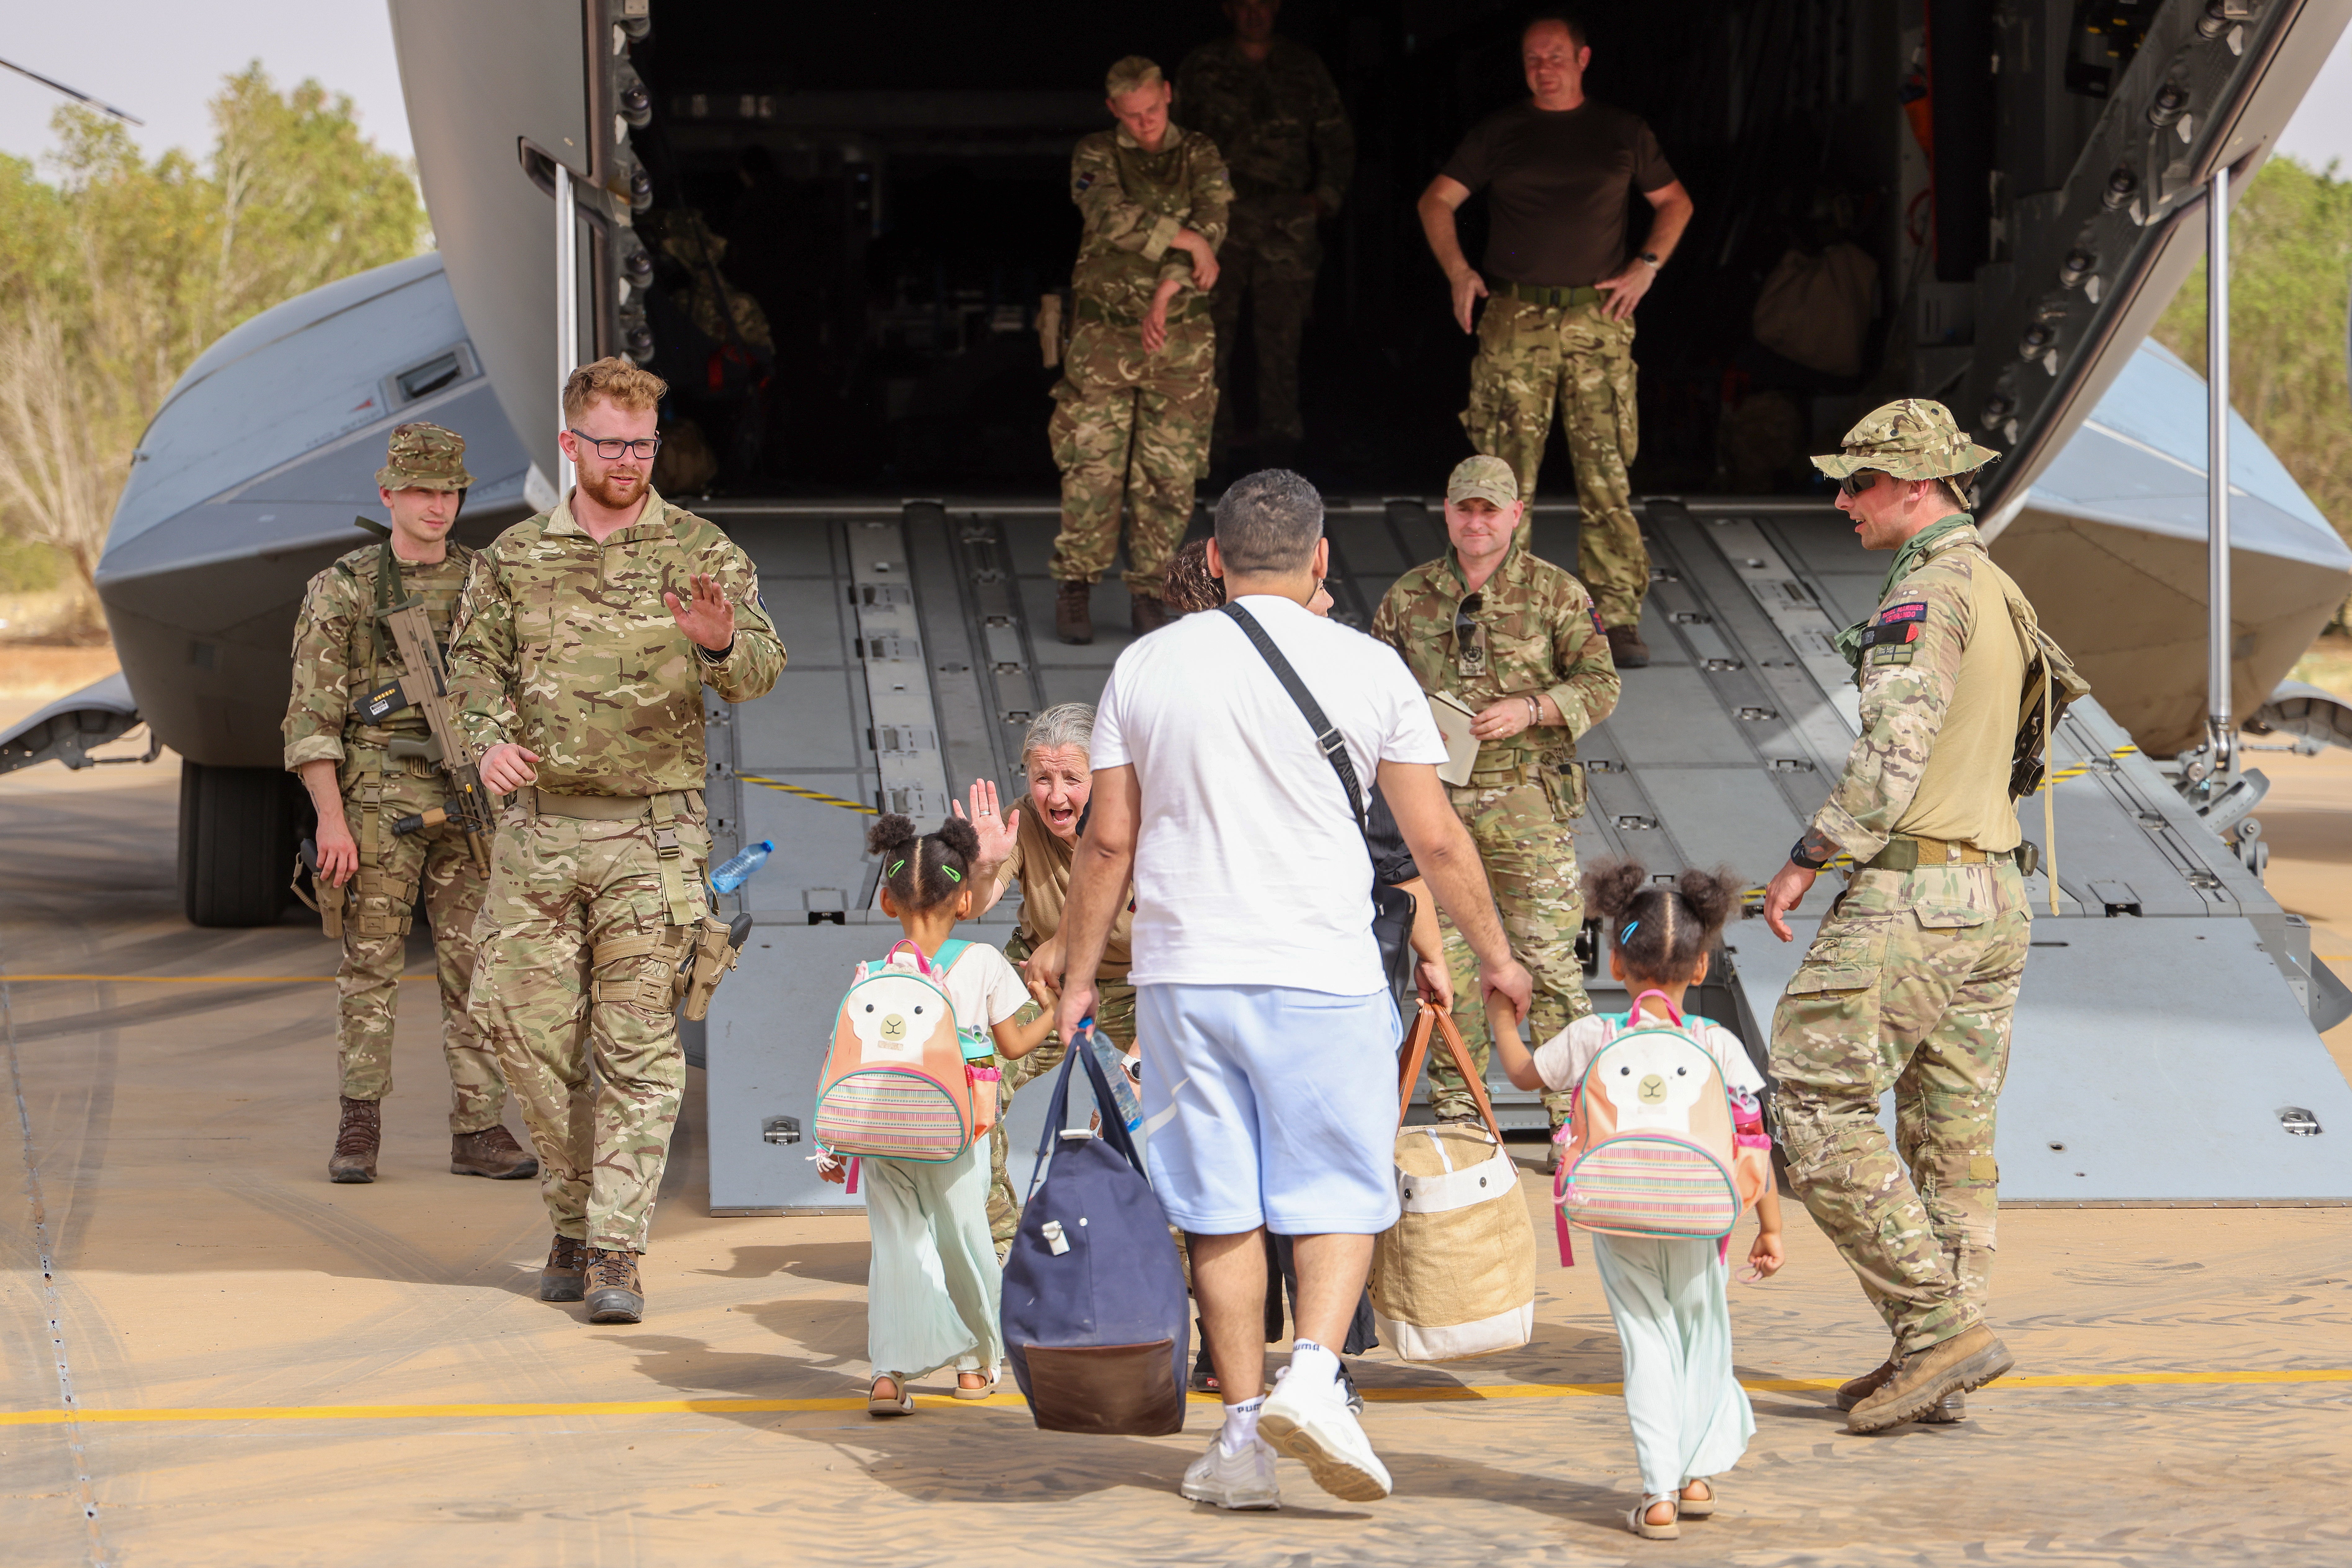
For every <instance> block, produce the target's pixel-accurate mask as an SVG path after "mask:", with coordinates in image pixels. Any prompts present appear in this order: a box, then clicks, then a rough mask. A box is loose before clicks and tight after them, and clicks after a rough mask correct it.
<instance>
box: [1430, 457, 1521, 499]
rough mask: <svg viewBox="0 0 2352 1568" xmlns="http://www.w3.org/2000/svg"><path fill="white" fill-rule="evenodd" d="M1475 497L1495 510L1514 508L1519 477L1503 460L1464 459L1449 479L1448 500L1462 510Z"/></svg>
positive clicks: (1447, 481) (1517, 493)
mask: <svg viewBox="0 0 2352 1568" xmlns="http://www.w3.org/2000/svg"><path fill="white" fill-rule="evenodd" d="M1472 496H1476V497H1477V498H1478V499H1479V500H1486V501H1492V502H1494V503H1495V504H1496V506H1512V505H1515V504H1517V501H1518V499H1519V480H1518V476H1517V475H1516V474H1514V473H1512V472H1511V465H1510V464H1508V463H1507V462H1505V461H1503V459H1502V458H1483V457H1482V458H1463V459H1462V460H1461V461H1460V462H1458V463H1456V464H1454V472H1453V473H1451V474H1450V475H1448V476H1446V480H1445V499H1446V500H1450V501H1452V502H1453V503H1454V505H1456V506H1459V505H1461V504H1462V503H1463V502H1464V501H1465V500H1469V499H1470V498H1471V497H1472Z"/></svg>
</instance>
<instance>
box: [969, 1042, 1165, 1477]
mask: <svg viewBox="0 0 2352 1568" xmlns="http://www.w3.org/2000/svg"><path fill="white" fill-rule="evenodd" d="M1081 1062H1083V1063H1085V1064H1086V1073H1087V1078H1088V1079H1090V1080H1091V1081H1092V1084H1093V1088H1094V1094H1095V1103H1096V1104H1097V1105H1098V1106H1100V1107H1101V1108H1102V1112H1103V1116H1102V1135H1101V1136H1100V1137H1092V1136H1089V1135H1088V1134H1087V1133H1085V1132H1083V1131H1078V1132H1071V1133H1067V1134H1065V1133H1064V1132H1063V1131H1062V1129H1063V1126H1064V1124H1065V1123H1066V1121H1068V1118H1069V1110H1070V1075H1071V1074H1072V1073H1073V1072H1075V1071H1076V1070H1077V1068H1078V1064H1079V1063H1081ZM1037 1168H1038V1170H1039V1171H1040V1172H1042V1173H1043V1178H1044V1179H1043V1182H1042V1184H1040V1182H1039V1180H1038V1178H1036V1177H1034V1176H1033V1177H1032V1178H1031V1181H1030V1191H1029V1199H1028V1202H1027V1203H1026V1204H1025V1205H1024V1206H1023V1208H1022V1211H1021V1228H1020V1231H1019V1232H1018V1233H1017V1234H1016V1235H1015V1236H1014V1237H1013V1248H1012V1251H1011V1253H1010V1255H1009V1256H1007V1258H1005V1260H1004V1308H1003V1327H1004V1349H1005V1353H1006V1354H1007V1355H1008V1356H1009V1357H1010V1358H1011V1360H1012V1362H1013V1379H1014V1381H1016V1382H1017V1383H1019V1384H1020V1385H1021V1394H1022V1397H1024V1398H1025V1399H1026V1400H1028V1401H1029V1413H1030V1414H1031V1415H1033V1416H1034V1417H1035V1418H1036V1422H1037V1425H1038V1426H1040V1427H1041V1428H1043V1429H1044V1430H1045V1431H1048V1432H1094V1433H1099V1434H1102V1435H1103V1436H1133V1437H1164V1436H1169V1435H1170V1434H1171V1433H1175V1432H1181V1431H1182V1430H1183V1429H1184V1371H1185V1368H1186V1367H1187V1365H1189V1364H1190V1362H1191V1355H1192V1313H1191V1312H1190V1310H1187V1307H1186V1302H1185V1296H1184V1267H1183V1264H1182V1263H1181V1261H1180V1260H1179V1259H1178V1258H1177V1256H1176V1242H1175V1239H1174V1238H1173V1237H1171V1236H1170V1235H1169V1233H1168V1215H1167V1213H1166V1211H1164V1210H1163V1209H1161V1208H1160V1199H1159V1198H1158V1197H1157V1196H1155V1195H1154V1194H1153V1193H1152V1191H1151V1184H1150V1182H1149V1181H1148V1180H1146V1179H1145V1177H1144V1174H1143V1161H1142V1159H1141V1158H1140V1157H1139V1155H1138V1154H1137V1152H1136V1148H1135V1142H1134V1140H1133V1139H1132V1138H1130V1137H1129V1135H1128V1131H1127V1128H1126V1126H1125V1124H1124V1122H1123V1121H1121V1119H1120V1116H1119V1113H1118V1106H1117V1102H1116V1101H1115V1100H1113V1099H1112V1096H1111V1089H1110V1082H1109V1080H1108V1079H1107V1078H1106V1077H1105V1076H1104V1074H1103V1068H1102V1065H1101V1063H1100V1062H1098V1061H1097V1059H1096V1053H1095V1052H1094V1051H1092V1050H1090V1049H1087V1047H1086V1043H1085V1042H1084V1041H1083V1040H1081V1041H1080V1042H1078V1043H1077V1044H1074V1045H1073V1046H1072V1047H1071V1048H1070V1051H1069V1054H1068V1056H1067V1058H1066V1059H1065V1060H1064V1061H1063V1063H1062V1072H1061V1076H1060V1077H1059V1078H1057V1079H1055V1081H1054V1100H1053V1104H1052V1106H1051V1108H1050V1109H1048V1110H1047V1111H1046V1113H1045V1139H1044V1141H1043V1142H1041V1143H1039V1145H1038V1147H1037Z"/></svg>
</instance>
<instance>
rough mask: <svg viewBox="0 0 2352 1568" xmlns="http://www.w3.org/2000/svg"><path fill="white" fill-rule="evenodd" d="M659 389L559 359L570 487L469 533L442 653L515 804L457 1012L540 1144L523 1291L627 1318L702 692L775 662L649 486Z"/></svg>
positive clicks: (699, 747) (684, 955) (732, 572)
mask: <svg viewBox="0 0 2352 1568" xmlns="http://www.w3.org/2000/svg"><path fill="white" fill-rule="evenodd" d="M665 390H666V388H665V387H664V385H663V384H662V382H661V380H660V379H659V378H658V377H656V376H655V375H653V374H650V373H649V372H646V371H644V370H641V369H639V368H638V367H637V366H635V365H634V364H632V363H629V362H628V361H626V360H623V359H602V360H598V361H597V362H595V363H593V364H589V365H583V366H582V367H581V368H580V369H578V370H576V371H574V372H572V378H571V380H570V381H568V382H567V383H565V384H564V388H563V417H564V423H565V426H566V428H565V430H564V431H563V434H562V437H561V438H560V439H561V444H562V448H563V455H564V456H565V457H567V458H570V459H572V462H573V463H574V464H575V465H576V466H577V468H578V472H579V484H578V485H577V487H576V488H575V489H573V490H572V494H571V495H570V496H569V497H567V498H566V499H565V500H563V501H562V503H561V504H559V505H558V506H557V507H556V508H555V510H552V511H549V512H542V513H541V514H540V515H539V516H537V517H534V518H531V519H530V520H529V521H524V522H520V523H517V524H516V525H515V526H514V527H512V528H510V529H509V530H507V531H506V532H504V533H502V534H500V535H499V539H498V542H496V543H495V544H493V545H491V546H490V548H489V550H488V552H487V553H486V554H485V555H484V556H483V558H482V561H481V564H480V565H479V566H478V568H477V569H476V571H475V574H474V580H473V583H472V584H471V585H470V586H469V587H468V588H467V594H466V599H465V603H464V605H463V606H462V607H461V609H460V610H459V612H458V624H457V639H456V641H455V643H454V644H453V645H452V647H451V648H450V650H449V674H450V683H451V686H452V688H453V689H454V690H455V691H456V693H457V696H458V698H459V700H460V701H461V704H462V707H461V710H460V722H461V723H462V724H463V725H464V726H465V728H466V731H467V737H468V739H470V740H471V741H472V742H474V744H475V745H476V746H478V747H479V748H480V750H481V752H482V763H481V767H482V780H483V782H484V783H485V784H488V786H489V787H490V788H492V789H495V790H499V791H501V792H512V794H513V796H514V798H513V800H512V801H510V802H509V805H508V806H507V808H506V811H505V813H504V815H503V816H502V817H501V819H500V821H499V836H498V851H497V855H496V858H495V864H494V865H493V866H492V868H491V871H490V886H489V892H488V897H487V898H486V899H485V900H484V901H483V906H482V918H481V923H480V925H479V926H478V928H477V936H476V942H477V943H478V946H479V947H480V949H481V966H480V971H479V978H478V981H477V983H476V984H475V987H474V998H473V1007H474V1018H475V1021H476V1022H477V1024H478V1025H479V1026H480V1027H481V1029H482V1031H483V1033H484V1035H485V1036H486V1037H488V1039H489V1040H490V1041H491V1042H492V1043H493V1045H495V1047H497V1049H498V1052H499V1060H500V1061H501V1062H502V1063H503V1064H504V1065H505V1067H506V1071H507V1081H508V1082H509V1084H511V1085H513V1086H514V1090H515V1096H516V1098H517V1099H518V1100H520V1101H521V1102H522V1108H523V1120H524V1121H525V1123H526V1124H527V1125H528V1126H529V1127H530V1136H531V1142H533V1143H534V1144H536V1145H537V1146H538V1149H539V1158H540V1163H541V1167H542V1172H543V1173H542V1175H541V1184H540V1185H541V1191H542V1193H544V1194H545V1195H546V1198H547V1206H548V1212H549V1213H550V1215H551V1216H552V1218H553V1220H554V1225H555V1239H554V1243H553V1245H552V1246H551V1247H550V1249H549V1251H548V1255H547V1266H546V1268H545V1270H544V1271H543V1272H542V1273H541V1275H540V1291H539V1294H540V1300H542V1301H577V1300H581V1299H582V1297H583V1294H584V1295H585V1297H586V1299H587V1304H588V1318H589V1321H591V1322H599V1323H634V1322H636V1321H639V1320H640V1319H641V1318H642V1317H643V1315H644V1311H645V1289H644V1286H643V1284H642V1283H641V1282H640V1280H639V1278H638V1274H637V1257H638V1254H640V1253H642V1252H643V1251H644V1250H645V1249H646V1234H647V1232H648V1230H649V1229H650V1226H651V1224H652V1219H653V1205H654V1197H655V1194H656V1193H657V1192H658V1191H659V1190H660V1187H661V1178H662V1169H663V1166H664V1165H665V1164H666V1163H667V1160H668V1158H669V1141H670V1134H671V1132H672V1131H673V1130H674V1129H675V1127H676V1126H677V1107H678V1098H679V1095H680V1093H681V1091H682V1090H683V1089H684V1087H685V1083H686V1058H685V1054H684V1052H683V1051H682V1050H681V1048H680V1047H679V1045H678V1038H677V1017H676V1016H675V1015H674V1012H673V1009H674V1008H675V1007H676V1006H677V1000H678V993H679V984H678V983H679V977H680V974H681V972H682V970H683V967H684V965H685V964H686V963H687V962H688V954H689V952H690V949H689V947H688V942H689V941H690V936H691V932H692V930H693V928H695V927H696V926H697V925H698V923H699V922H700V921H701V920H702V918H703V916H704V915H705V914H706V913H707V912H708V910H709V889H708V887H707V885H706V883H705V881H704V877H705V874H706V868H707V865H708V862H709V858H710V834H709V830H708V828H707V827H706V826H704V820H705V819H704V815H703V801H702V784H703V777H704V774H705V772H706V769H707V765H708V764H707V762H706V757H705V753H704V751H703V738H702V692H703V689H704V688H705V687H709V689H712V690H713V691H716V692H717V693H718V694H719V696H720V697H722V698H724V699H726V700H728V701H730V702H748V701H750V700H751V699H753V698H755V697H759V696H761V695H762V694H763V693H765V692H766V691H767V690H768V689H769V688H770V687H772V686H773V685H774V684H775V682H776V675H777V673H778V671H780V670H781V669H782V668H783V663H784V650H783V647H782V644H780V643H779V642H778V641H777V639H776V630H775V626H773V624H772V623H771V622H770V621H769V619H768V615H767V612H766V611H765V610H764V609H762V608H761V605H760V587H759V577H758V575H757V574H756V573H755V572H754V571H753V569H752V566H751V561H750V559H749V558H748V557H747V556H745V555H744V553H743V552H742V551H740V549H738V548H736V546H735V545H734V543H733V542H730V540H729V539H728V538H727V536H726V535H725V534H723V533H721V532H720V531H719V530H718V529H717V528H716V527H714V526H713V525H711V524H710V523H709V522H706V521H703V520H702V519H700V518H698V517H696V516H694V515H692V514H691V513H689V512H685V511H681V510H678V509H677V508H676V507H673V506H671V505H670V504H669V503H668V502H667V501H665V500H662V498H661V497H660V496H658V495H656V493H654V491H653V489H652V487H651V484H650V482H649V478H648V476H649V475H650V473H651V471H652V468H653V463H654V454H655V453H656V451H657V450H659V448H660V446H661V442H660V438H659V437H656V435H655V434H654V430H655V424H656V420H655V407H656V404H657V403H658V401H659V400H660V398H661V395H662V394H663V392H664V391H665ZM592 1068H593V1078H592V1076H591V1069H592ZM583 1275H584V1279H583Z"/></svg>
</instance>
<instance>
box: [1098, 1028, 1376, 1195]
mask: <svg viewBox="0 0 2352 1568" xmlns="http://www.w3.org/2000/svg"><path fill="white" fill-rule="evenodd" d="M1135 1034H1136V1039H1137V1041H1138V1043H1139V1047H1140V1048H1141V1051H1142V1054H1143V1125H1144V1129H1145V1131H1146V1133H1147V1135H1148V1137H1149V1139H1150V1153H1149V1156H1148V1159H1149V1163H1150V1169H1151V1186H1152V1190H1153V1191H1155V1192H1156V1193H1158V1194H1160V1205H1161V1206H1163V1207H1164V1208H1166V1209H1167V1211H1168V1217H1169V1219H1170V1220H1171V1222H1172V1223H1174V1224H1175V1225H1177V1226H1181V1227H1182V1228H1183V1229H1185V1230H1188V1231H1192V1232H1193V1233H1195V1234H1197V1235H1201V1236H1231V1235H1234V1234H1236V1233H1238V1232H1242V1231H1249V1230H1255V1229H1256V1228H1257V1227H1258V1226H1261V1225H1263V1226H1265V1227H1266V1228H1267V1229H1269V1230H1271V1231H1273V1232H1275V1233H1276V1235H1278V1236H1324V1235H1333V1234H1349V1235H1359V1236H1374V1235H1378V1234H1379V1233H1380V1232H1381V1231H1384V1230H1386V1229H1388V1227H1389V1226H1392V1225H1394V1224H1395V1223H1396V1218H1397V1191H1396V1159H1395V1154H1396V1133H1397V1060H1396V1049H1397V1043H1398V1039H1399V1026H1398V1022H1397V1010H1396V1004H1395V1002H1394V1001H1392V1000H1391V998H1390V996H1389V994H1388V993H1386V992H1385V991H1376V992H1374V993H1372V994H1370V995H1369V996H1333V995H1329V994H1326V993H1324V992H1320V991H1301V990H1297V989H1295V988H1293V987H1290V986H1284V985H1140V986H1138V987H1137V988H1136V993H1135Z"/></svg>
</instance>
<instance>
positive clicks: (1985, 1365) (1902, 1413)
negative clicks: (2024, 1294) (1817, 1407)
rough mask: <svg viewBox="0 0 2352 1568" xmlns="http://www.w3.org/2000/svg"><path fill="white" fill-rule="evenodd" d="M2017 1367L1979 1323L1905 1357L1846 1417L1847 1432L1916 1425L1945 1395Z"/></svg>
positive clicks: (1978, 1385)
mask: <svg viewBox="0 0 2352 1568" xmlns="http://www.w3.org/2000/svg"><path fill="white" fill-rule="evenodd" d="M2016 1364H2017V1363H2016V1361H2015V1359H2014V1358H2013V1357H2011V1355H2010V1353H2009V1347H2008V1346H2007V1345H2004V1344H2002V1343H2001V1342H2000V1336H1998V1335H1996V1334H1995V1333H1994V1332H1993V1331H1992V1330H1991V1329H1990V1328H1989V1327H1987V1326H1986V1325H1985V1324H1983V1323H1979V1324H1977V1325H1976V1326H1975V1327H1974V1328H1971V1329H1967V1330H1964V1331H1961V1332H1959V1333H1957V1334H1954V1335H1953V1336H1952V1337H1951V1338H1950V1339H1948V1340H1942V1341H1939V1342H1937V1343H1935V1344H1932V1345H1929V1346H1928V1347H1927V1349H1926V1350H1923V1351H1914V1352H1912V1353H1911V1354H1909V1355H1906V1356H1905V1357H1904V1358H1903V1359H1902V1360H1901V1361H1900V1362H1899V1363H1897V1364H1896V1366H1895V1375H1894V1376H1892V1377H1890V1378H1888V1379H1887V1380H1886V1382H1885V1384H1882V1385H1881V1386H1880V1387H1879V1389H1878V1391H1877V1392H1876V1393H1874V1394H1871V1395H1869V1396H1868V1397H1867V1398H1865V1399H1864V1400H1863V1401H1862V1403H1860V1404H1859V1405H1855V1406H1854V1407H1853V1411H1852V1412H1851V1413H1850V1414H1849V1415H1847V1417H1846V1426H1847V1429H1848V1430H1850V1431H1854V1432H1883V1431H1885V1429H1886V1428H1887V1427H1889V1426H1901V1425H1902V1424H1903V1423H1904V1422H1906V1421H1916V1420H1918V1419H1919V1418H1920V1417H1922V1416H1923V1415H1927V1413H1928V1412H1929V1411H1932V1410H1934V1409H1935V1408H1936V1407H1937V1405H1941V1404H1943V1402H1944V1400H1945V1399H1946V1397H1948V1395H1951V1394H1965V1393H1967V1392H1968V1391H1969V1389H1971V1388H1982V1387H1983V1386H1984V1385H1985V1384H1988V1383H1990V1382H1991V1381H1992V1380H1993V1379H1995V1378H1997V1377H1999V1376H2000V1375H2001V1373H2005V1372H2007V1371H2008V1370H2009V1369H2010V1368H2011V1367H2012V1366H2014V1365H2016Z"/></svg>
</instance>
